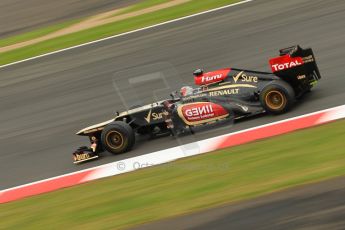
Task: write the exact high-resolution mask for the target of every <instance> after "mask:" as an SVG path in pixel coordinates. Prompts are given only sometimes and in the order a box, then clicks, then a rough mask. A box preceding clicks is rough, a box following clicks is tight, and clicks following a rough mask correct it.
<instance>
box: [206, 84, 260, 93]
mask: <svg viewBox="0 0 345 230" xmlns="http://www.w3.org/2000/svg"><path fill="white" fill-rule="evenodd" d="M229 88H257V87H256V86H255V85H250V84H229V85H223V86H219V87H214V88H210V89H208V90H205V91H204V92H210V91H215V90H221V89H229Z"/></svg>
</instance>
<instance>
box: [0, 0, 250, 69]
mask: <svg viewBox="0 0 345 230" xmlns="http://www.w3.org/2000/svg"><path fill="white" fill-rule="evenodd" d="M252 1H254V0H243V1H241V2H236V3H232V4H230V5H226V6H221V7H218V8H214V9H211V10H206V11H203V12H199V13H196V14H192V15H188V16H184V17H181V18H176V19H172V20H169V21H166V22H161V23H158V24H154V25H151V26H147V27H144V28H140V29H136V30H132V31H128V32H124V33H121V34H116V35H112V36H109V37H105V38H101V39H98V40H95V41H91V42H86V43H83V44H79V45H76V46H71V47H68V48H64V49H61V50H56V51H53V52H49V53H45V54H41V55H38V56H34V57H31V58H27V59H23V60H20V61H15V62H11V63H8V64H5V65H1V66H0V69H2V68H5V67H8V66H12V65H16V64H19V63H22V62H26V61H30V60H34V59H37V58H41V57H45V56H49V55H52V54H56V53H61V52H64V51H68V50H71V49H75V48H79V47H82V46H87V45H91V44H95V43H98V42H102V41H106V40H109V39H113V38H117V37H122V36H125V35H128V34H132V33H136V32H139V31H144V30H147V29H151V28H155V27H159V26H162V25H166V24H170V23H173V22H177V21H181V20H185V19H188V18H192V17H195V16H199V15H203V14H208V13H212V12H215V11H218V10H222V9H226V8H230V7H233V6H237V5H242V4H244V3H248V2H252Z"/></svg>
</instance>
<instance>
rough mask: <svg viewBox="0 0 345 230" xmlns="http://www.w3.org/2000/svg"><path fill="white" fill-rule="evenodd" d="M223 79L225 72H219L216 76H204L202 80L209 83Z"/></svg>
mask: <svg viewBox="0 0 345 230" xmlns="http://www.w3.org/2000/svg"><path fill="white" fill-rule="evenodd" d="M222 79H223V74H217V75H214V76H202V78H201V82H202V83H208V82H214V81H216V80H222Z"/></svg>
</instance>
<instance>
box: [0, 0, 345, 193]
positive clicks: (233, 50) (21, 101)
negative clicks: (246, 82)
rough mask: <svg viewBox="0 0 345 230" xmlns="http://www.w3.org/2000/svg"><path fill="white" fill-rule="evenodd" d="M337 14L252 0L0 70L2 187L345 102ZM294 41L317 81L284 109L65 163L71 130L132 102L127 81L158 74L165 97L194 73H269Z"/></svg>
mask: <svg viewBox="0 0 345 230" xmlns="http://www.w3.org/2000/svg"><path fill="white" fill-rule="evenodd" d="M344 11H345V2H344V1H341V0H338V1H336V0H330V1H324V0H320V1H315V0H291V1H285V0H274V1H273V0H256V1H253V2H250V3H247V4H243V5H240V6H236V7H233V8H228V9H224V10H220V11H216V12H213V13H209V14H204V15H200V16H198V17H192V18H189V19H187V20H182V21H178V22H175V23H171V24H167V25H164V26H160V27H156V28H152V29H149V30H145V31H141V32H137V33H133V34H130V35H127V36H123V37H118V38H114V39H110V40H107V41H104V42H100V43H96V44H92V45H88V46H84V47H80V48H76V49H72V50H69V51H66V52H61V53H58V54H54V55H50V56H46V57H43V58H39V59H35V60H31V61H27V62H23V63H20V64H16V65H13V66H8V67H5V68H2V69H0V89H1V90H0V108H1V113H0V123H1V132H0V146H1V151H0V189H5V188H9V187H12V186H16V185H21V184H23V183H28V182H32V181H36V180H39V179H45V178H49V177H52V176H58V175H61V174H64V173H69V172H73V171H78V170H81V169H85V168H89V167H92V166H96V165H101V164H104V163H108V162H114V161H118V160H121V159H125V158H129V157H133V156H137V155H142V154H145V153H150V152H152V151H156V150H161V149H165V148H169V147H173V146H176V145H178V144H181V143H188V142H192V141H195V140H200V139H205V138H209V137H212V136H217V135H220V134H224V133H228V132H231V131H236V130H242V129H245V128H249V127H254V126H257V125H262V124H267V123H269V122H273V121H278V120H281V119H285V118H290V117H294V116H297V115H302V114H305V113H309V112H314V111H317V110H321V109H326V108H329V107H333V106H337V105H341V104H344V101H345V93H344V85H345V78H344V73H343V66H344V56H345V50H344V47H345V27H344V21H345V14H344ZM293 44H301V45H302V46H303V47H305V46H311V47H313V49H314V52H315V54H316V57H317V61H318V64H319V68H320V71H321V74H322V76H323V79H322V81H321V82H320V84H319V85H318V86H317V87H316V88H315V89H314V90H313V92H312V93H311V94H309V95H307V96H306V98H305V100H304V102H301V103H298V104H297V105H296V107H295V108H294V109H293V110H292V111H291V112H289V113H287V114H284V115H280V116H271V115H267V116H260V117H257V118H256V119H250V120H248V121H245V122H239V123H236V124H235V125H234V126H222V127H221V128H217V129H209V130H207V131H204V132H199V133H197V134H196V135H192V136H187V137H185V138H182V139H180V140H179V141H176V140H174V139H172V138H170V137H166V138H161V139H156V140H152V141H146V140H145V139H144V140H142V141H138V142H137V144H136V146H135V147H134V149H133V150H132V151H131V152H129V153H126V154H121V155H116V156H114V155H110V154H107V153H105V154H104V156H105V157H103V158H101V159H100V160H99V161H94V162H89V163H86V164H82V165H78V166H76V165H73V164H72V159H71V153H72V151H74V150H75V149H76V148H77V147H79V146H80V145H85V144H87V143H88V141H87V139H86V138H84V137H79V136H76V135H74V133H75V132H76V131H77V130H79V129H81V128H83V127H85V126H88V125H91V124H94V123H98V122H101V121H104V120H107V119H109V118H111V117H112V116H113V114H114V111H115V110H121V109H122V108H124V107H125V106H124V105H123V103H122V101H121V100H120V98H121V97H120V96H121V95H122V96H123V95H125V96H123V98H125V99H126V100H127V99H128V98H129V99H130V100H133V98H131V96H133V94H132V93H131V94H130V95H129V96H128V95H127V94H128V92H131V90H132V89H130V88H128V85H127V84H125V82H126V80H128V79H129V78H133V77H134V76H142V75H144V76H151V75H152V74H151V75H147V74H149V73H157V72H161V73H163V75H165V77H167V78H168V79H169V81H170V83H169V84H171V85H172V86H171V87H170V88H169V89H166V90H164V93H166V94H168V92H169V91H172V89H173V88H174V87H176V85H173V84H174V83H176V84H182V83H181V82H184V84H191V85H192V82H193V78H192V76H191V72H192V71H193V69H195V68H196V67H203V68H204V69H205V70H213V69H217V68H221V67H227V66H233V67H240V68H241V67H245V68H248V69H258V70H268V69H269V67H268V58H269V57H272V56H275V55H276V54H277V53H278V49H279V48H283V47H286V46H290V45H293ZM150 71H151V72H150ZM153 75H155V74H153ZM161 75H162V74H161ZM170 75H174V76H170ZM175 75H176V76H175ZM171 79H172V80H171ZM179 80H180V83H178V82H179ZM114 82H115V83H116V84H114ZM157 82H158V81H157ZM157 84H158V83H157ZM159 84H160V83H159ZM139 85H140V84H139ZM152 86H155V84H141V85H140V87H141V88H136V89H135V90H136V92H135V93H136V96H137V98H139V99H141V100H144V101H145V100H149V98H150V94H151V91H152ZM126 87H127V88H126ZM117 89H122V92H121V94H119V92H118V91H117ZM126 93H127V94H126ZM160 93H162V92H160ZM134 102H135V101H134ZM129 103H133V101H131V102H128V103H127V104H129ZM196 147H197V146H196Z"/></svg>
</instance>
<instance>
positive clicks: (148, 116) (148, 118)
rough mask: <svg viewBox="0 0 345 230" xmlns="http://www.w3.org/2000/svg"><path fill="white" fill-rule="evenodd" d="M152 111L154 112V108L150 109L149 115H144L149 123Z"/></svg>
mask: <svg viewBox="0 0 345 230" xmlns="http://www.w3.org/2000/svg"><path fill="white" fill-rule="evenodd" d="M151 112H152V109H150V111H149V113H148V114H147V116H146V117H144V119H145V120H146V122H147V123H150V121H151Z"/></svg>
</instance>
